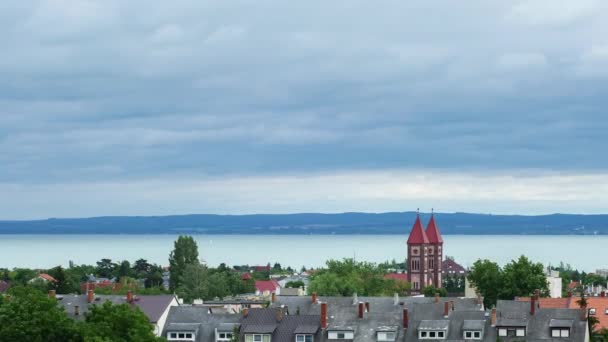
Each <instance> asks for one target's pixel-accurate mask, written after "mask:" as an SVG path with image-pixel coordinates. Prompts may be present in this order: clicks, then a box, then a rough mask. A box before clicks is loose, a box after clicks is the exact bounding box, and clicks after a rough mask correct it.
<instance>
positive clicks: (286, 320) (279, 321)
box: [240, 307, 323, 342]
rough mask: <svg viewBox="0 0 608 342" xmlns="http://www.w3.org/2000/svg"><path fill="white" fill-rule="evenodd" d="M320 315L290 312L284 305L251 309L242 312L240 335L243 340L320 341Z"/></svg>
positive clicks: (266, 341) (278, 341)
mask: <svg viewBox="0 0 608 342" xmlns="http://www.w3.org/2000/svg"><path fill="white" fill-rule="evenodd" d="M321 324H322V322H321V316H320V315H306V314H290V313H289V309H288V308H286V307H276V308H266V309H251V310H248V311H245V312H244V313H243V319H242V320H241V330H240V337H241V339H240V340H241V341H245V342H258V341H259V342H294V341H295V342H313V341H321V340H322V336H323V331H322V329H321Z"/></svg>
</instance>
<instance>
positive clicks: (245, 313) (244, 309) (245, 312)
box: [241, 308, 249, 318]
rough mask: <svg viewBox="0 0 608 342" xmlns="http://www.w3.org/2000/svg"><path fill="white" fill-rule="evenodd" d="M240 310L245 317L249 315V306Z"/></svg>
mask: <svg viewBox="0 0 608 342" xmlns="http://www.w3.org/2000/svg"><path fill="white" fill-rule="evenodd" d="M241 312H242V313H243V317H245V318H246V317H247V316H249V308H243V310H241Z"/></svg>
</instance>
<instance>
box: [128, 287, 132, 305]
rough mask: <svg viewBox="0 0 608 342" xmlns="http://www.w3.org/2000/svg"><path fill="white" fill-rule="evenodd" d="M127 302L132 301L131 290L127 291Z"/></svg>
mask: <svg viewBox="0 0 608 342" xmlns="http://www.w3.org/2000/svg"><path fill="white" fill-rule="evenodd" d="M127 303H129V304H131V303H133V292H132V291H130V290H129V291H127Z"/></svg>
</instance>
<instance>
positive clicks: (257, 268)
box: [253, 265, 270, 272]
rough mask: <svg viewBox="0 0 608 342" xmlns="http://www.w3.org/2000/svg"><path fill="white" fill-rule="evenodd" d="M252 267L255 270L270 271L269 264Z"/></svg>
mask: <svg viewBox="0 0 608 342" xmlns="http://www.w3.org/2000/svg"><path fill="white" fill-rule="evenodd" d="M253 269H254V270H255V271H256V272H270V266H268V265H266V266H253Z"/></svg>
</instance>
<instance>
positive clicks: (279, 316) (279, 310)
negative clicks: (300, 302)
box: [277, 308, 283, 322]
mask: <svg viewBox="0 0 608 342" xmlns="http://www.w3.org/2000/svg"><path fill="white" fill-rule="evenodd" d="M282 320H283V309H282V308H277V322H280V321H282Z"/></svg>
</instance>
